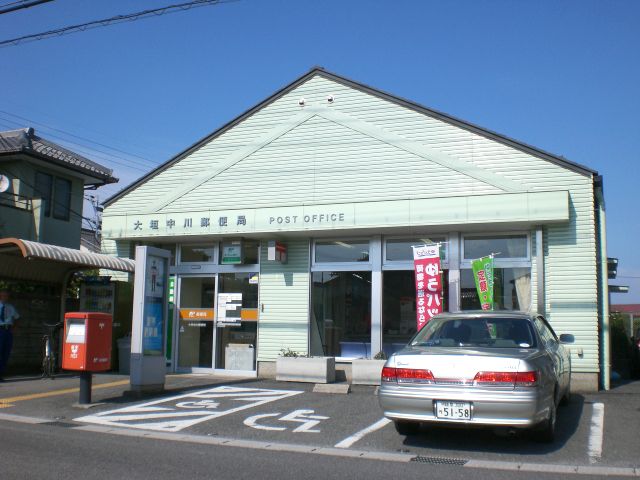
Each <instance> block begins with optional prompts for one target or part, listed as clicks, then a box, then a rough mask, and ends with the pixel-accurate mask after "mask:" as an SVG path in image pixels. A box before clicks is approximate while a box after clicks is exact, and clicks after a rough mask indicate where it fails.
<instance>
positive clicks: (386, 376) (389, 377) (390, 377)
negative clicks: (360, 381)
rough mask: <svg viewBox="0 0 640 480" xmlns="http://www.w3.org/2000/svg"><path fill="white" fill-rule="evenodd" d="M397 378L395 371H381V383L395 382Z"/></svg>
mask: <svg viewBox="0 0 640 480" xmlns="http://www.w3.org/2000/svg"><path fill="white" fill-rule="evenodd" d="M397 379H398V377H397V376H396V369H395V368H391V367H384V368H383V369H382V381H383V382H395V381H397Z"/></svg>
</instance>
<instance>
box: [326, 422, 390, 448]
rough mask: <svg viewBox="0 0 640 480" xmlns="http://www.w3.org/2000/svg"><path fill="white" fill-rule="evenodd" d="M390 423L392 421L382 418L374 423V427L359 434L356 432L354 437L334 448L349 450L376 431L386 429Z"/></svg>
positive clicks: (337, 444)
mask: <svg viewBox="0 0 640 480" xmlns="http://www.w3.org/2000/svg"><path fill="white" fill-rule="evenodd" d="M389 423H391V420H389V419H388V418H381V419H380V420H378V421H377V422H376V423H374V424H372V425H369V426H368V427H367V428H364V429H362V430H360V431H359V432H356V433H354V434H353V435H351V436H349V437H347V438H345V439H344V440H342V441H340V442H338V443H336V444H335V445H334V447H335V448H349V447H350V446H351V445H353V444H354V443H356V442H357V441H358V440H360V439H361V438H362V437H364V436H365V435H368V434H370V433H372V432H375V431H376V430H380V429H381V428H382V427H384V426H385V425H388V424H389Z"/></svg>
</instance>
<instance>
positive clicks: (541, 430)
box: [534, 402, 556, 443]
mask: <svg viewBox="0 0 640 480" xmlns="http://www.w3.org/2000/svg"><path fill="white" fill-rule="evenodd" d="M534 438H535V439H536V440H537V441H539V442H543V443H552V442H553V441H554V440H555V438H556V403H555V402H552V403H551V408H550V409H549V418H547V419H546V420H545V421H544V422H542V424H540V425H539V426H538V428H537V429H536V430H535V432H534Z"/></svg>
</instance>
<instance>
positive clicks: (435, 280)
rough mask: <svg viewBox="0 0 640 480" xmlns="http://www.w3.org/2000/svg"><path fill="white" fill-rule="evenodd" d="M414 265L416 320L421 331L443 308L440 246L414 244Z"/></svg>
mask: <svg viewBox="0 0 640 480" xmlns="http://www.w3.org/2000/svg"><path fill="white" fill-rule="evenodd" d="M413 265H414V269H415V277H416V322H417V330H418V331H419V330H420V329H421V328H422V327H424V326H425V325H426V324H427V322H428V321H429V320H431V319H432V318H433V317H434V316H436V315H437V314H439V313H442V310H443V308H442V277H441V275H440V246H439V245H421V246H414V247H413Z"/></svg>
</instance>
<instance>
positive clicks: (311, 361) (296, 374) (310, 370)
mask: <svg viewBox="0 0 640 480" xmlns="http://www.w3.org/2000/svg"><path fill="white" fill-rule="evenodd" d="M276 380H278V381H281V382H308V383H333V382H335V380H336V359H335V358H334V357H297V358H296V357H278V359H277V360H276Z"/></svg>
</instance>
